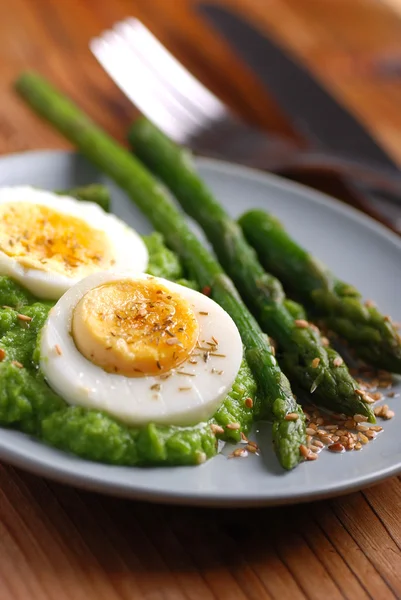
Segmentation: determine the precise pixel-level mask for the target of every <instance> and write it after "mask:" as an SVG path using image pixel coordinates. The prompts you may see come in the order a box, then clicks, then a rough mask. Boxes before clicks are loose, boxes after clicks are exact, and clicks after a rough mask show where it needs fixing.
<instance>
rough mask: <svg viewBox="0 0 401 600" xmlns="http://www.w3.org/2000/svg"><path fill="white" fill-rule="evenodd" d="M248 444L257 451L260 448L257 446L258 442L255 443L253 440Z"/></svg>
mask: <svg viewBox="0 0 401 600" xmlns="http://www.w3.org/2000/svg"><path fill="white" fill-rule="evenodd" d="M248 444H249V445H250V446H253V447H254V448H257V449H259V446H258V445H257V443H256V442H253V441H252V440H249V441H248Z"/></svg>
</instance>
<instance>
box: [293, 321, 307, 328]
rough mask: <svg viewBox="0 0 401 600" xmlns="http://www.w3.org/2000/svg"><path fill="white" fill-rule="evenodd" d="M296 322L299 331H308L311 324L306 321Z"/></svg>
mask: <svg viewBox="0 0 401 600" xmlns="http://www.w3.org/2000/svg"><path fill="white" fill-rule="evenodd" d="M294 322H295V325H296V326H297V327H299V329H307V328H308V327H309V323H308V321H305V319H295V321H294Z"/></svg>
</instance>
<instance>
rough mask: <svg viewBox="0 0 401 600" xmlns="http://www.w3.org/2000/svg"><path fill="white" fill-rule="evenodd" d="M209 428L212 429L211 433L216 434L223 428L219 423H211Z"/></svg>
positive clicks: (221, 431) (222, 430)
mask: <svg viewBox="0 0 401 600" xmlns="http://www.w3.org/2000/svg"><path fill="white" fill-rule="evenodd" d="M210 429H211V430H212V431H213V433H215V434H217V433H224V429H223V427H221V426H220V425H216V424H215V423H212V424H211V425H210Z"/></svg>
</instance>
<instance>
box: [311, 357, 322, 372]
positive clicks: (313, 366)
mask: <svg viewBox="0 0 401 600" xmlns="http://www.w3.org/2000/svg"><path fill="white" fill-rule="evenodd" d="M319 363H320V358H318V357H316V358H314V359H313V360H312V369H316V368H317V367H318V366H319Z"/></svg>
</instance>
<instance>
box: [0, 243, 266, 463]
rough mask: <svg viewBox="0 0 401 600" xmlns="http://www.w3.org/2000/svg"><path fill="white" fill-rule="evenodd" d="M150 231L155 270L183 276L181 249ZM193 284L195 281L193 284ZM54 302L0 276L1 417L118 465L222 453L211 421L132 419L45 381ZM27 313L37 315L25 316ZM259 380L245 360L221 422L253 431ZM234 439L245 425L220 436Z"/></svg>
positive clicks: (60, 445) (198, 458)
mask: <svg viewBox="0 0 401 600" xmlns="http://www.w3.org/2000/svg"><path fill="white" fill-rule="evenodd" d="M144 239H145V242H146V245H147V247H148V250H149V258H150V262H149V273H151V274H152V275H155V276H158V277H165V278H166V279H172V280H177V279H179V278H182V276H183V273H182V270H181V266H180V264H179V262H178V260H177V257H176V256H175V255H174V254H173V253H172V252H170V251H169V250H168V249H167V248H166V247H165V246H164V244H163V239H162V237H161V236H160V234H152V235H151V236H148V237H146V238H144ZM190 285H194V284H191V283H190ZM52 305H53V303H51V302H43V301H38V300H37V299H35V298H34V297H33V296H32V295H31V294H30V293H29V292H27V291H26V290H24V289H23V288H22V287H21V286H19V285H18V284H16V283H15V282H13V281H12V280H11V279H10V278H8V277H0V306H1V307H2V308H0V352H1V351H2V352H1V354H2V356H3V355H4V356H3V360H2V361H1V362H0V424H1V425H2V426H6V427H13V428H15V429H18V430H20V431H23V432H26V433H29V434H32V435H34V436H36V437H38V438H40V439H41V440H42V441H44V442H46V443H48V444H50V445H52V446H55V447H57V448H60V449H62V450H66V451H68V452H72V453H74V454H76V455H78V456H81V457H83V458H86V459H90V460H95V461H101V462H105V463H110V464H116V465H194V464H199V463H201V462H204V461H205V460H206V459H208V458H210V457H212V456H214V455H215V454H216V448H217V443H216V436H215V434H214V433H213V432H212V430H211V428H210V423H200V424H199V425H196V426H194V427H174V426H158V425H155V424H149V425H147V426H146V427H141V428H136V427H129V426H127V425H124V424H122V423H119V422H118V421H117V420H116V419H114V418H113V417H110V416H108V415H107V414H105V413H103V412H100V411H96V410H89V409H85V408H82V407H76V406H70V405H68V404H67V403H66V402H65V401H64V400H63V399H62V398H61V397H60V396H58V395H57V394H55V393H54V392H53V391H52V390H51V389H50V388H49V386H48V385H47V383H46V382H45V380H44V378H43V375H42V373H41V371H40V369H39V351H38V340H39V334H40V331H41V329H42V327H43V325H44V323H45V321H46V318H47V314H48V312H49V310H50V308H51V307H52ZM21 314H22V315H25V316H27V317H29V318H30V320H23V319H21ZM255 391H256V385H255V382H254V380H253V378H252V375H251V373H250V371H249V368H248V366H247V365H246V363H244V364H243V365H242V367H241V370H240V373H239V374H238V377H237V380H236V382H235V384H234V386H233V388H232V390H231V392H230V394H229V395H228V396H227V399H226V401H225V402H224V404H223V405H222V406H221V407H220V409H219V410H218V411H217V413H216V415H215V419H213V420H212V422H214V423H218V424H220V425H222V426H225V425H227V424H228V423H229V422H234V421H235V422H239V423H241V426H242V430H243V431H244V433H246V432H247V431H248V429H249V427H250V425H251V423H252V417H253V411H252V409H250V408H249V407H246V405H245V403H244V399H245V398H246V397H253V396H254V394H255ZM219 437H223V438H225V437H226V439H231V440H232V441H237V440H238V439H239V438H240V430H235V431H233V430H229V429H228V430H226V435H223V436H219Z"/></svg>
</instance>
